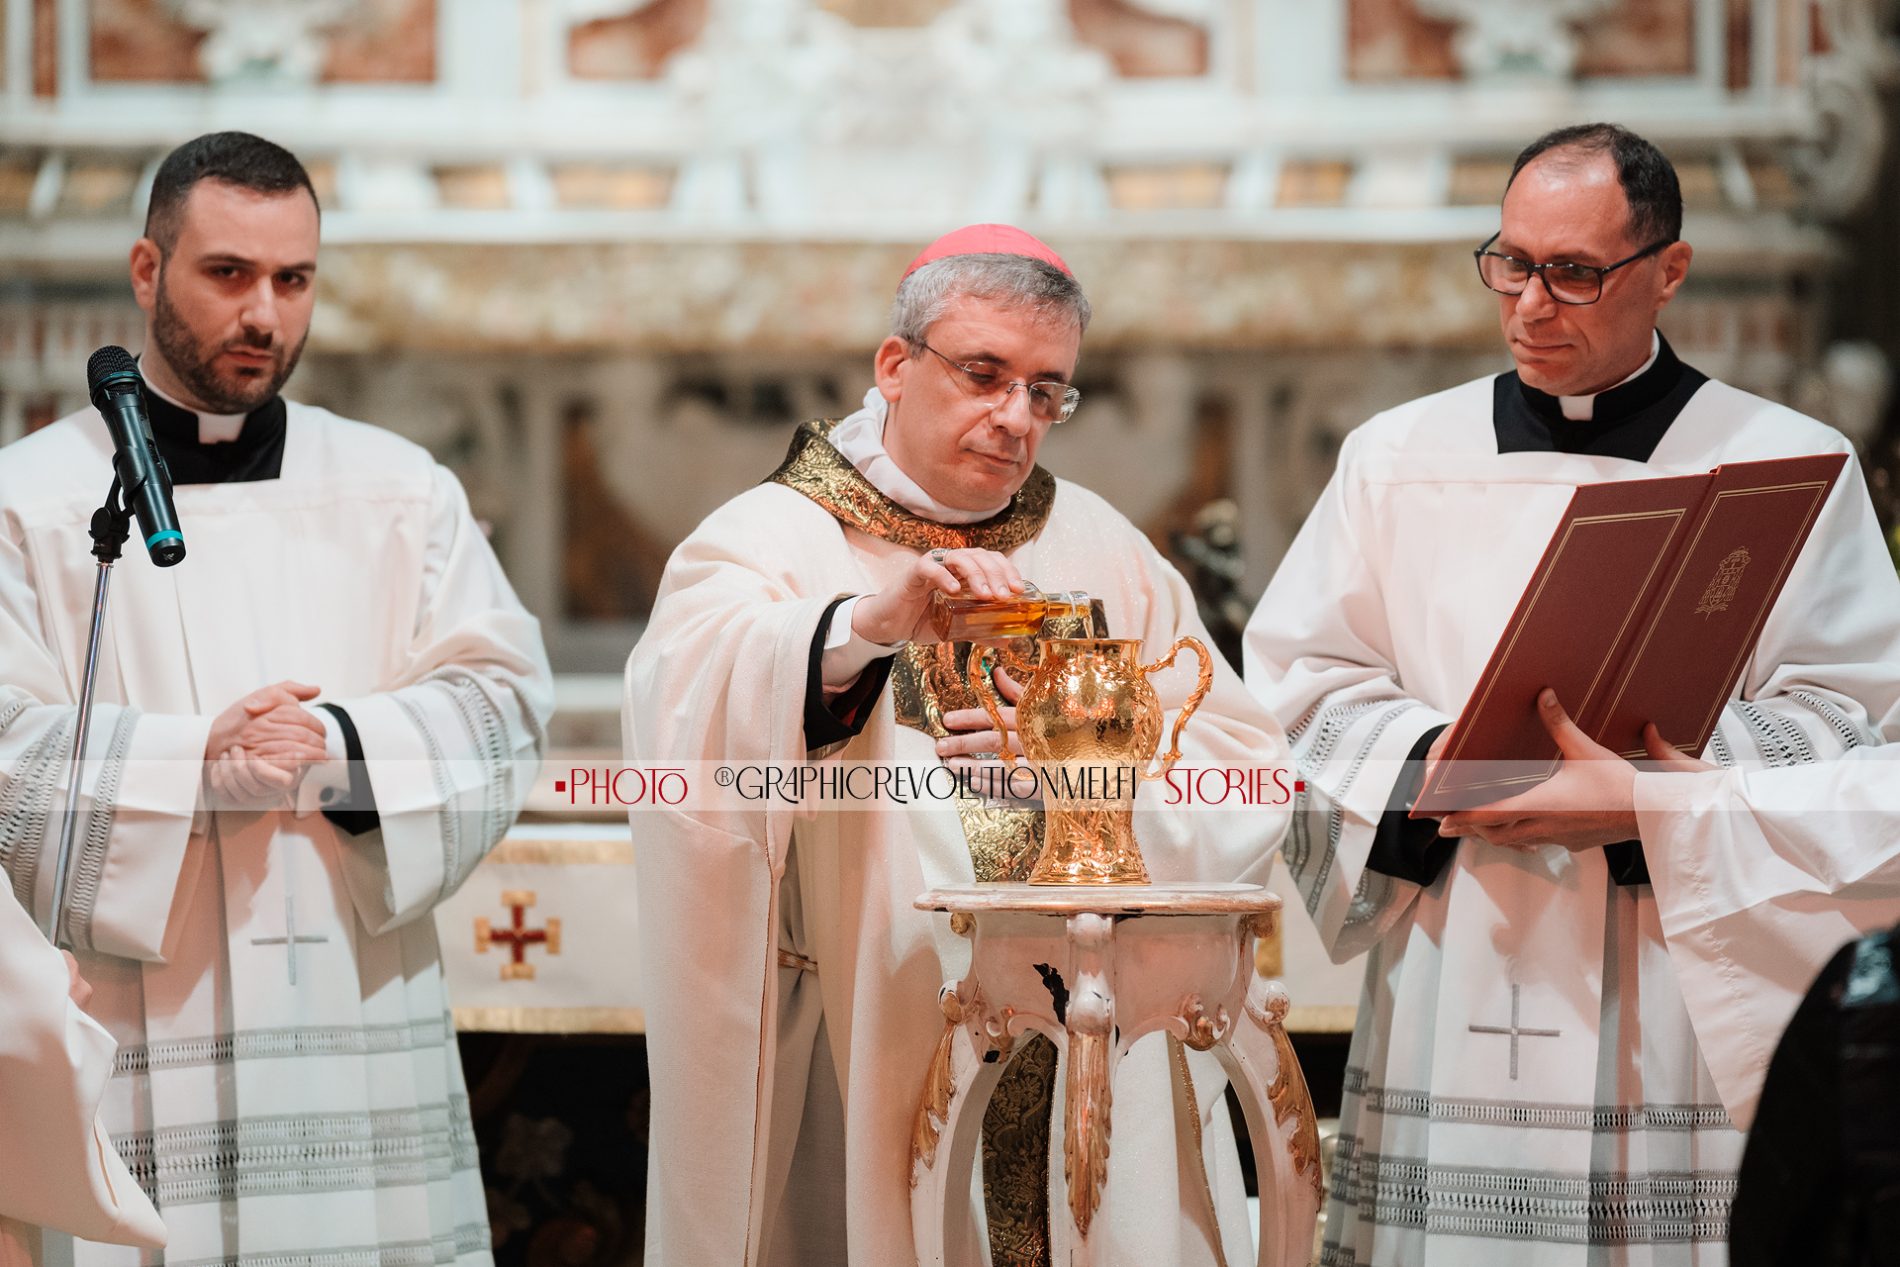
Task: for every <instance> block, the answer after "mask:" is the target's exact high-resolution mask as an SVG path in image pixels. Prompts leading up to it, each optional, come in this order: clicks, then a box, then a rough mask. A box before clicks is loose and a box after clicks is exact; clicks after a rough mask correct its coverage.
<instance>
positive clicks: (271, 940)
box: [251, 891, 330, 985]
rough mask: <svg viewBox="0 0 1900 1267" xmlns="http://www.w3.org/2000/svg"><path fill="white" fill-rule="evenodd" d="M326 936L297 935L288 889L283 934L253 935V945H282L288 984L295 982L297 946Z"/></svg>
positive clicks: (322, 939)
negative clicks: (288, 978)
mask: <svg viewBox="0 0 1900 1267" xmlns="http://www.w3.org/2000/svg"><path fill="white" fill-rule="evenodd" d="M329 940H330V939H329V938H328V937H314V936H310V935H308V934H306V935H304V936H302V937H299V936H298V935H297V902H296V899H295V897H293V896H292V895H291V894H290V893H289V892H288V891H286V892H285V893H284V935H283V936H282V937H253V938H251V945H253V946H282V947H283V948H284V958H285V962H286V964H287V965H288V966H289V969H290V984H292V985H296V984H297V947H298V946H299V945H304V946H308V945H312V944H314V943H317V942H325V941H329Z"/></svg>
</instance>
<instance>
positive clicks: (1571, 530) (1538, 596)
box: [1435, 507, 1688, 793]
mask: <svg viewBox="0 0 1900 1267" xmlns="http://www.w3.org/2000/svg"><path fill="white" fill-rule="evenodd" d="M1686 514H1688V510H1687V508H1686V507H1677V508H1675V509H1673V510H1633V511H1624V512H1622V513H1620V514H1614V515H1590V516H1587V517H1585V518H1581V519H1573V520H1571V521H1570V526H1569V527H1568V528H1567V529H1566V530H1565V531H1564V535H1563V539H1562V540H1561V541H1559V542H1558V543H1557V550H1556V553H1555V554H1553V555H1551V558H1550V566H1549V567H1548V568H1544V569H1542V570H1543V572H1544V577H1543V579H1542V580H1541V581H1539V582H1538V584H1537V589H1536V590H1535V591H1534V592H1533V593H1532V594H1531V597H1530V603H1529V605H1528V606H1526V607H1525V608H1524V611H1523V618H1522V619H1521V620H1519V621H1517V622H1516V627H1515V628H1514V629H1512V630H1511V632H1510V636H1509V638H1508V640H1507V641H1506V642H1505V644H1504V649H1503V653H1502V654H1501V655H1499V656H1498V657H1497V660H1496V664H1497V665H1498V667H1499V668H1502V667H1503V666H1504V665H1505V664H1507V663H1509V662H1510V659H1511V653H1512V652H1513V651H1515V650H1516V649H1517V640H1518V639H1519V638H1520V637H1522V636H1523V633H1524V629H1525V627H1526V626H1527V625H1529V624H1530V622H1531V616H1532V614H1533V613H1535V612H1536V610H1537V604H1538V603H1539V602H1541V601H1542V600H1543V596H1544V589H1545V587H1546V586H1548V585H1549V584H1550V579H1551V576H1552V574H1554V573H1555V572H1556V571H1557V565H1558V563H1559V562H1561V561H1562V559H1563V556H1564V551H1566V550H1568V549H1569V548H1570V538H1571V537H1572V536H1573V535H1574V534H1575V533H1576V531H1577V529H1578V528H1581V527H1584V526H1586V525H1589V526H1591V527H1594V526H1596V525H1599V524H1610V523H1633V522H1635V521H1637V520H1642V519H1672V520H1675V521H1676V523H1677V524H1678V525H1680V523H1681V520H1682V518H1683V516H1684V515H1686ZM1675 539H1676V528H1673V527H1672V528H1671V529H1670V531H1669V533H1668V535H1667V536H1665V537H1664V538H1663V541H1662V546H1661V548H1660V549H1658V550H1657V551H1656V555H1655V557H1654V558H1652V559H1651V560H1650V561H1649V571H1648V572H1647V573H1646V574H1644V576H1643V582H1642V584H1641V585H1639V586H1637V587H1636V594H1635V598H1634V599H1633V600H1632V601H1631V603H1630V606H1629V609H1628V610H1627V611H1625V612H1624V613H1623V622H1622V623H1621V624H1620V625H1618V626H1617V629H1616V636H1615V637H1614V638H1612V639H1611V640H1610V654H1614V653H1615V651H1616V647H1617V644H1618V643H1619V642H1621V641H1622V638H1623V631H1624V630H1626V629H1628V628H1629V625H1630V621H1632V620H1634V619H1635V617H1636V609H1637V608H1638V607H1640V606H1642V602H1643V595H1644V594H1646V593H1648V592H1649V583H1650V580H1651V579H1652V578H1653V577H1654V576H1655V575H1656V569H1657V568H1659V567H1660V566H1662V557H1663V555H1665V554H1667V553H1668V552H1669V543H1670V542H1672V541H1674V540H1675ZM1609 663H1610V657H1609V655H1605V656H1604V658H1603V659H1602V660H1601V661H1600V662H1599V663H1598V664H1597V669H1596V674H1595V676H1593V677H1592V678H1591V679H1590V686H1589V688H1588V689H1587V690H1586V691H1585V692H1584V695H1583V699H1582V700H1581V701H1580V702H1578V703H1577V704H1575V705H1572V704H1570V702H1569V701H1568V700H1566V701H1565V702H1564V706H1565V707H1566V708H1571V709H1573V711H1572V713H1571V716H1573V717H1581V716H1582V715H1583V710H1584V709H1585V707H1587V706H1588V704H1589V702H1590V700H1591V699H1592V698H1594V697H1595V695H1596V690H1597V684H1598V683H1599V682H1601V681H1602V680H1603V674H1604V671H1605V670H1606V669H1607V668H1608V667H1609ZM1486 667H1487V668H1488V667H1489V666H1486ZM1497 685H1498V679H1497V678H1496V677H1493V678H1492V680H1491V682H1490V683H1489V684H1488V685H1487V686H1486V687H1485V689H1484V694H1483V695H1481V696H1480V697H1479V698H1478V703H1477V709H1476V711H1475V712H1474V713H1473V714H1472V715H1473V716H1474V717H1475V716H1479V715H1481V714H1482V713H1483V712H1484V706H1485V704H1486V703H1487V702H1489V700H1490V698H1491V692H1493V691H1495V690H1496V689H1497ZM1464 744H1465V738H1464V737H1463V736H1461V737H1460V738H1459V741H1458V747H1459V748H1460V749H1462V748H1463V746H1464ZM1457 758H1458V753H1457V752H1456V751H1453V752H1447V753H1446V754H1445V757H1444V760H1445V761H1446V762H1447V765H1446V767H1445V768H1446V769H1447V770H1451V769H1454V768H1456V767H1455V766H1454V765H1453V764H1450V763H1453V762H1455V761H1456V760H1457ZM1561 764H1563V757H1562V755H1561V754H1559V755H1558V756H1557V757H1555V758H1554V759H1552V761H1551V763H1550V765H1549V766H1548V767H1546V768H1545V769H1544V771H1543V772H1542V773H1539V774H1520V775H1514V776H1512V777H1510V778H1505V779H1480V780H1478V781H1476V782H1472V783H1451V782H1441V783H1439V785H1438V787H1437V788H1436V789H1435V790H1436V791H1438V792H1440V793H1443V792H1468V791H1472V790H1474V789H1477V788H1486V787H1511V786H1513V785H1515V784H1519V783H1538V782H1541V781H1543V780H1544V779H1548V778H1549V777H1550V776H1551V775H1552V774H1555V773H1556V771H1557V767H1558V766H1559V765H1561Z"/></svg>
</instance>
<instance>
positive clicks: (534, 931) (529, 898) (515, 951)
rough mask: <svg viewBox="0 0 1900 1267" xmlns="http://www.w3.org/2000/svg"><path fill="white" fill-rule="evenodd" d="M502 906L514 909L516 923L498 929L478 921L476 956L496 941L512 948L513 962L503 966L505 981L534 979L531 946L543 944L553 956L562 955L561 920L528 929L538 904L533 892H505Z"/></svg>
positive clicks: (510, 890) (526, 890)
mask: <svg viewBox="0 0 1900 1267" xmlns="http://www.w3.org/2000/svg"><path fill="white" fill-rule="evenodd" d="M501 904H502V905H503V906H506V907H510V908H512V910H513V913H514V922H513V924H511V925H510V926H509V927H507V928H494V927H492V926H491V925H490V924H489V922H488V921H487V920H485V919H477V920H476V921H475V953H476V954H478V955H485V954H487V953H488V948H489V946H490V945H491V944H493V943H495V942H500V943H501V944H502V945H504V946H506V947H508V949H509V951H510V952H511V953H512V956H513V957H512V959H511V960H510V961H509V962H508V963H505V964H503V965H501V979H502V980H503V981H532V980H534V965H533V964H531V963H529V962H528V947H529V946H532V945H536V944H539V945H541V946H544V947H546V949H547V952H548V953H549V954H550V955H558V954H560V953H561V921H560V920H558V919H551V920H549V921H548V922H547V927H546V928H529V927H528V908H529V907H530V906H533V905H534V890H533V889H507V890H504V891H503V892H502V895H501Z"/></svg>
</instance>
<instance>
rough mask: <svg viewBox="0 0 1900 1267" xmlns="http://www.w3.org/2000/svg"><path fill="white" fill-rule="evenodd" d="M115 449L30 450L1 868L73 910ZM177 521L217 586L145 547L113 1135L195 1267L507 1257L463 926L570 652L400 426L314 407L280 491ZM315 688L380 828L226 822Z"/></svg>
mask: <svg viewBox="0 0 1900 1267" xmlns="http://www.w3.org/2000/svg"><path fill="white" fill-rule="evenodd" d="M109 456H110V446H109V441H108V439H107V436H106V432H105V428H104V426H103V424H102V423H101V422H100V421H99V419H98V418H97V417H96V416H94V415H92V414H90V413H87V414H82V415H77V416H75V417H73V418H69V419H67V420H64V421H62V422H59V423H56V424H54V425H53V426H51V427H48V428H47V429H46V430H44V431H43V432H40V433H36V434H34V435H32V436H29V437H28V438H26V439H25V440H22V441H20V442H19V443H17V444H16V445H14V446H12V447H10V448H8V449H7V450H5V451H4V452H0V516H4V526H5V532H4V537H3V539H0V633H3V634H4V647H3V649H0V654H4V656H5V680H6V683H7V686H8V688H9V690H10V692H11V693H12V694H11V697H10V699H9V700H8V702H7V705H6V707H5V708H4V709H0V763H3V764H4V769H5V771H6V774H7V776H8V778H7V783H6V788H5V792H4V796H5V798H6V804H5V813H4V816H3V817H0V833H4V834H3V835H0V851H3V852H4V860H5V865H6V868H7V871H8V873H9V875H10V878H11V881H12V884H13V887H14V891H15V893H16V894H17V895H18V896H20V897H21V898H22V899H23V900H27V901H29V902H30V903H31V904H32V905H33V906H35V907H36V908H37V909H41V910H44V909H45V907H46V906H47V905H48V904H49V903H50V901H51V894H52V887H53V884H52V881H53V876H52V871H53V866H52V858H53V856H54V851H55V849H56V842H57V838H58V819H59V811H60V810H61V809H62V808H63V804H64V802H63V795H64V794H63V792H62V791H61V790H60V789H59V788H58V786H57V785H58V784H59V783H60V782H61V781H62V778H63V775H64V771H65V764H64V763H65V760H66V754H67V752H68V751H69V744H70V741H71V730H72V721H73V716H74V712H75V710H74V708H73V701H74V700H75V699H76V698H77V691H78V686H79V680H80V675H81V672H82V669H83V663H84V655H85V642H86V627H87V621H88V619H89V613H90V606H91V601H92V590H93V577H94V565H93V561H92V559H91V557H90V555H89V554H88V549H89V541H88V538H87V536H86V524H87V521H88V518H89V516H90V514H91V512H92V509H93V508H94V507H96V506H97V505H98V504H99V502H100V501H101V500H102V498H103V495H104V493H105V489H106V486H107V484H108V483H109V481H110V479H111V472H110V470H109V468H108V460H109ZM176 502H177V508H178V518H179V523H180V525H181V527H182V528H183V530H184V533H185V539H186V544H187V547H188V549H189V554H188V555H187V557H186V558H185V560H184V561H183V562H182V563H180V564H179V565H177V566H176V567H173V568H169V569H163V570H161V569H157V568H154V567H153V566H151V564H150V562H149V560H147V559H146V558H145V557H144V556H143V552H142V551H141V550H139V549H138V546H137V542H136V538H135V540H134V541H133V542H132V543H131V544H130V547H129V548H128V550H127V553H126V557H125V559H124V560H123V561H122V562H121V563H120V564H118V566H117V567H116V568H115V569H114V577H113V582H112V593H111V602H110V607H109V613H108V621H107V629H106V635H105V638H104V641H103V645H102V648H101V652H100V665H99V674H98V690H97V700H98V704H97V707H96V709H95V712H94V716H93V721H92V733H91V739H90V743H89V747H88V756H89V761H88V773H87V775H86V790H87V797H86V799H85V800H84V801H83V802H82V804H81V807H80V814H81V818H80V822H79V828H78V833H77V840H78V843H77V845H76V848H75V858H74V865H73V878H72V881H71V885H70V888H69V890H68V909H67V912H66V917H67V923H68V927H69V928H70V930H71V933H72V936H73V939H74V945H75V950H76V952H77V953H78V955H79V958H80V961H81V965H82V969H83V971H84V972H85V975H86V976H87V978H88V979H89V980H91V981H92V983H93V984H94V986H95V987H96V990H97V993H96V995H95V997H94V999H93V1002H92V1005H91V1011H92V1012H93V1014H94V1015H95V1016H97V1017H98V1018H99V1019H100V1020H101V1021H103V1022H104V1023H105V1025H106V1026H107V1028H108V1029H110V1030H111V1031H112V1034H113V1037H115V1038H116V1039H117V1040H118V1042H119V1046H120V1051H119V1055H118V1062H117V1068H116V1076H115V1078H114V1080H113V1083H112V1086H111V1089H110V1091H109V1092H108V1095H107V1097H106V1102H105V1106H104V1114H105V1117H106V1120H107V1121H108V1122H109V1123H110V1126H111V1130H112V1132H113V1142H114V1143H115V1145H116V1146H117V1147H118V1148H119V1150H120V1152H121V1153H122V1154H123V1155H124V1156H125V1158H126V1160H127V1161H128V1162H129V1163H130V1164H131V1166H132V1169H133V1172H134V1174H136V1175H137V1176H138V1178H139V1180H140V1182H141V1184H142V1185H143V1186H144V1187H145V1188H146V1190H147V1191H148V1192H150V1193H151V1194H152V1197H153V1199H154V1201H155V1202H156V1203H157V1205H158V1207H159V1209H160V1211H161V1212H162V1213H163V1215H164V1217H165V1222H166V1225H167V1227H168V1229H169V1231H170V1242H169V1245H168V1248H167V1250H166V1253H165V1261H166V1262H167V1263H169V1264H173V1267H176V1265H178V1264H203V1263H217V1264H228V1265H231V1267H242V1265H243V1264H250V1263H258V1264H263V1263H266V1262H269V1263H271V1264H278V1263H284V1262H305V1263H311V1262H320V1263H323V1264H326V1265H334V1267H358V1265H360V1267H390V1265H391V1264H431V1263H450V1262H455V1263H466V1264H478V1263H484V1262H487V1261H488V1260H489V1238H488V1227H487V1219H486V1213H485V1201H484V1197H483V1193H482V1185H481V1181H480V1177H479V1174H478V1171H477V1168H476V1161H475V1140H474V1135H473V1132H472V1130H471V1128H470V1123H469V1116H468V1099H467V1094H466V1092H465V1090H464V1087H463V1081H462V1073H461V1066H460V1061H459V1058H458V1055H457V1051H456V1047H455V1036H454V1033H453V1031H452V1029H451V1027H450V1023H449V1005H448V1000H447V998H446V996H445V994H444V992H443V984H442V976H441V969H440V964H439V962H438V954H437V947H436V939H435V929H434V926H433V923H432V921H431V919H430V912H431V911H432V910H433V908H434V906H435V904H436V902H438V901H439V900H441V899H442V898H443V897H445V896H446V895H448V894H449V893H451V892H453V891H454V890H455V888H456V886H457V885H459V884H460V883H461V881H462V880H463V879H464V878H465V877H466V876H467V875H468V874H469V872H470V871H471V870H472V869H473V868H474V867H475V865H476V863H477V862H479V861H480V860H481V858H482V856H483V854H484V853H486V851H487V850H488V849H489V848H490V846H492V845H493V844H494V843H495V842H496V840H498V839H499V838H500V836H501V834H502V833H503V832H504V831H505V830H506V829H507V827H508V826H509V824H510V823H511V822H512V820H513V817H514V815H515V813H516V811H517V810H518V809H519V807H520V804H521V803H522V800H523V798H525V796H526V794H527V791H528V788H529V786H530V784H531V782H532V779H533V775H534V772H535V769H536V763H537V762H538V760H539V756H540V751H541V747H542V742H543V730H542V728H543V725H544V723H545V720H546V717H547V715H548V712H549V711H550V708H551V702H552V701H551V694H552V692H551V682H550V677H549V673H548V668H547V662H546V657H545V655H544V653H543V651H542V648H541V640H540V633H539V629H538V626H537V624H536V622H535V620H534V619H533V618H532V617H531V616H529V615H528V613H527V612H526V611H525V610H523V609H522V607H521V606H520V604H519V602H518V601H517V600H516V599H515V596H514V593H513V591H512V590H511V589H510V588H509V586H508V583H507V580H506V578H505V577H504V576H503V575H502V573H501V569H500V567H499V565H498V564H497V563H496V561H495V558H494V555H493V553H492V552H491V551H490V549H489V547H488V544H487V542H486V541H485V540H484V539H483V537H482V534H481V532H480V530H479V529H478V528H477V526H476V524H475V522H474V520H473V519H472V518H471V517H470V515H469V513H468V508H467V503H466V500H465V499H464V497H463V495H462V491H461V488H460V486H459V485H458V484H457V483H456V481H455V479H454V477H453V476H451V475H450V474H449V473H448V472H447V471H446V470H444V469H442V468H440V467H438V466H437V465H436V464H435V463H434V461H433V460H432V459H431V458H430V457H429V455H428V454H427V453H426V452H425V451H423V450H422V449H421V448H419V447H417V446H415V445H413V444H410V443H409V442H407V441H405V440H401V439H399V438H398V437H396V436H394V435H392V434H390V433H388V432H385V431H381V430H379V429H377V428H374V427H369V426H365V425H363V424H361V423H354V422H348V421H345V420H342V419H339V418H336V417H334V416H332V415H330V414H328V413H326V412H324V411H322V410H318V409H312V408H306V407H303V406H300V405H295V404H292V405H290V406H289V407H288V417H287V423H286V432H285V440H284V450H283V461H282V473H281V475H280V476H279V477H278V478H275V479H264V480H256V481H251V482H238V483H219V484H194V485H185V486H180V487H179V488H178V489H177V490H176ZM286 679H291V680H296V681H300V682H304V683H308V684H311V685H314V686H317V687H320V688H321V689H322V695H321V697H320V700H321V701H327V702H332V703H335V704H336V705H338V706H339V707H340V708H342V709H343V710H344V711H345V713H346V714H347V715H348V717H349V718H350V720H351V722H352V723H353V725H354V728H355V730H356V732H357V734H358V736H359V737H360V742H361V745H362V749H363V753H364V757H365V771H366V773H367V778H368V782H369V785H370V787H371V789H372V791H373V793H374V798H375V805H376V810H377V812H378V813H379V815H380V820H381V821H380V827H378V828H375V829H372V830H367V831H364V832H363V833H362V834H360V835H351V834H348V833H346V832H344V831H342V830H340V829H339V828H338V827H336V826H334V825H332V823H331V821H330V820H329V819H328V818H326V817H324V816H322V815H320V814H316V813H297V812H293V809H291V808H289V807H287V808H285V809H283V810H269V811H254V812H253V811H240V810H225V809H214V810H206V809H204V808H203V806H202V803H201V797H200V790H199V788H200V780H201V773H202V761H203V754H204V745H205V741H206V735H207V733H208V730H209V727H210V725H211V721H212V719H213V718H214V717H215V716H216V715H217V714H218V713H220V712H221V711H223V710H224V709H225V708H226V707H227V706H229V705H230V704H231V703H232V702H234V701H235V700H237V699H238V698H240V697H241V696H243V695H245V694H247V693H249V692H251V691H253V690H256V689H257V688H259V687H262V686H266V685H269V684H272V683H275V682H279V681H282V680H286ZM79 1259H80V1262H81V1263H82V1264H91V1263H109V1262H120V1263H127V1264H129V1263H130V1262H132V1261H133V1259H134V1255H133V1254H132V1252H131V1251H126V1250H113V1249H109V1248H106V1247H102V1246H94V1245H89V1244H82V1245H81V1246H79Z"/></svg>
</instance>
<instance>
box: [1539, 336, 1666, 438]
mask: <svg viewBox="0 0 1900 1267" xmlns="http://www.w3.org/2000/svg"><path fill="white" fill-rule="evenodd" d="M1661 355H1662V335H1661V334H1659V333H1658V332H1656V331H1654V330H1651V331H1650V332H1649V359H1648V360H1647V361H1644V362H1643V363H1642V365H1640V366H1638V367H1637V370H1636V372H1635V373H1634V374H1631V375H1630V376H1629V377H1628V378H1626V379H1624V380H1623V382H1622V383H1615V384H1612V385H1611V386H1609V387H1606V388H1604V389H1603V391H1604V392H1610V391H1615V390H1616V389H1617V388H1618V387H1621V386H1623V384H1624V383H1633V382H1635V381H1636V380H1637V379H1639V378H1641V377H1642V376H1643V375H1645V374H1647V373H1649V367H1650V366H1652V365H1654V364H1655V363H1656V358H1657V357H1659V356H1661ZM1602 394H1603V392H1591V393H1590V394H1589V395H1588V396H1559V397H1558V398H1557V401H1558V403H1559V404H1561V405H1562V406H1563V408H1564V417H1566V418H1568V419H1570V421H1572V422H1588V421H1590V419H1592V418H1594V417H1595V416H1596V412H1597V397H1598V396H1601V395H1602Z"/></svg>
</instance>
